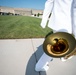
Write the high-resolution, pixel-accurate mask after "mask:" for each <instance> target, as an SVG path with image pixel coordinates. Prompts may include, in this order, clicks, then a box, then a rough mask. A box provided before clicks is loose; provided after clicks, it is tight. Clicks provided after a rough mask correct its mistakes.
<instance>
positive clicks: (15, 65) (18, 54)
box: [0, 38, 76, 75]
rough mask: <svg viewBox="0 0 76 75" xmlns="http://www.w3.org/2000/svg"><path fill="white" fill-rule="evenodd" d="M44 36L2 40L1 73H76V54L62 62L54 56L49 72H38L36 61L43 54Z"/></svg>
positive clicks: (52, 74)
mask: <svg viewBox="0 0 76 75" xmlns="http://www.w3.org/2000/svg"><path fill="white" fill-rule="evenodd" d="M43 41H44V38H39V39H35V38H34V39H4V40H0V75H76V56H74V57H73V58H72V59H70V60H67V61H66V62H62V61H61V60H60V59H59V58H54V60H53V61H52V62H50V63H49V67H50V68H49V70H48V71H47V72H36V71H35V70H34V68H35V64H36V62H37V61H38V60H39V58H40V57H41V55H42V54H43V50H42V44H43Z"/></svg>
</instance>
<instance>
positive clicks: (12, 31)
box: [0, 16, 52, 39]
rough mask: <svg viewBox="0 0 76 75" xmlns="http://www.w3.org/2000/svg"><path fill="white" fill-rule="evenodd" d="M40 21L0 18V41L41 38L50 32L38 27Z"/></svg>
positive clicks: (26, 18) (20, 17) (47, 29)
mask: <svg viewBox="0 0 76 75" xmlns="http://www.w3.org/2000/svg"><path fill="white" fill-rule="evenodd" d="M40 22H41V19H39V18H35V17H27V16H0V39H24V38H43V37H45V36H46V35H47V34H48V33H49V32H52V30H51V29H50V28H48V27H46V28H45V29H43V28H42V27H41V26H40Z"/></svg>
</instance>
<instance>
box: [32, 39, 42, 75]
mask: <svg viewBox="0 0 76 75" xmlns="http://www.w3.org/2000/svg"><path fill="white" fill-rule="evenodd" d="M31 43H32V47H33V51H34V55H35V59H36V63H37V58H36V57H37V56H36V53H35V50H34V45H33V41H32V39H31ZM39 75H41V73H40V72H39Z"/></svg>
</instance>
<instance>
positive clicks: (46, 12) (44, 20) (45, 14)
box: [41, 0, 54, 28]
mask: <svg viewBox="0 0 76 75" xmlns="http://www.w3.org/2000/svg"><path fill="white" fill-rule="evenodd" d="M53 2H54V0H47V1H46V3H45V8H44V12H43V16H42V21H41V26H42V27H43V28H45V26H46V23H47V20H48V17H49V15H50V13H51V12H52V9H53Z"/></svg>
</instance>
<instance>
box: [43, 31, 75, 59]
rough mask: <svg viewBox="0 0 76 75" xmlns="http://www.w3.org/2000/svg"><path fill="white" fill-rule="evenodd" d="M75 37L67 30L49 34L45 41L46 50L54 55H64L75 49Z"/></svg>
mask: <svg viewBox="0 0 76 75" xmlns="http://www.w3.org/2000/svg"><path fill="white" fill-rule="evenodd" d="M75 45H76V40H75V38H74V37H73V36H72V35H71V34H69V33H66V32H57V33H53V34H51V35H48V37H47V38H45V41H44V43H43V50H44V52H45V53H46V54H47V55H49V56H52V57H57V58H58V57H64V56H66V55H68V54H70V53H71V52H73V51H74V48H75Z"/></svg>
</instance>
